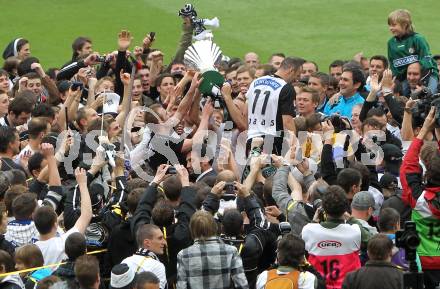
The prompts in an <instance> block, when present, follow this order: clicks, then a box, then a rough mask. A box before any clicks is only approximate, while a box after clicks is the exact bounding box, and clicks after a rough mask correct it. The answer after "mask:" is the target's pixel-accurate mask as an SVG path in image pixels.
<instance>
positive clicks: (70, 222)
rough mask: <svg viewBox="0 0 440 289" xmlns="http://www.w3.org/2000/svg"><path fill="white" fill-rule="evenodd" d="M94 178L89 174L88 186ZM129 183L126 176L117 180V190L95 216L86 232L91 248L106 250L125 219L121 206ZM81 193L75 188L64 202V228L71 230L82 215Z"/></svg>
mask: <svg viewBox="0 0 440 289" xmlns="http://www.w3.org/2000/svg"><path fill="white" fill-rule="evenodd" d="M93 178H94V177H93V176H92V175H91V174H90V173H87V185H88V186H89V187H90V183H91V182H92V180H93ZM126 187H127V182H126V178H125V176H120V177H117V178H116V190H115V191H114V192H113V195H112V197H111V198H110V199H109V200H108V201H107V202H106V204H105V206H104V207H103V208H102V209H101V210H100V211H99V213H97V214H96V215H94V216H93V218H92V220H91V222H90V224H89V226H88V227H87V231H86V234H85V235H86V240H87V245H88V246H89V247H94V248H103V247H104V248H105V247H106V246H107V242H108V236H109V234H110V233H111V230H112V229H113V228H114V227H115V226H116V225H118V224H119V223H120V222H121V221H122V218H123V212H122V210H121V206H123V204H124V203H125V200H126V198H127V194H126V192H125V190H126ZM90 193H93V192H90ZM80 196H81V193H80V191H79V188H78V186H75V187H73V188H72V189H71V190H70V191H69V192H68V193H67V194H66V199H65V202H64V226H65V228H66V230H69V229H71V228H72V227H73V226H74V225H75V223H76V221H77V220H78V218H79V217H80V215H81V210H80V204H81V200H80Z"/></svg>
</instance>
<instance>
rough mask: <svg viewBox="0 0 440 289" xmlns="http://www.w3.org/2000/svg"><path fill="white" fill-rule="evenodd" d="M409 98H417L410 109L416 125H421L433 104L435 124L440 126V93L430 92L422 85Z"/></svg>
mask: <svg viewBox="0 0 440 289" xmlns="http://www.w3.org/2000/svg"><path fill="white" fill-rule="evenodd" d="M411 98H412V99H418V100H419V101H418V102H417V104H416V105H415V106H414V107H413V108H412V110H411V111H412V116H413V121H414V124H415V125H416V126H417V127H419V126H422V125H423V123H424V122H425V119H426V117H427V116H428V114H429V111H430V110H431V107H432V106H434V107H435V108H436V113H435V126H436V127H440V93H437V94H432V93H431V91H430V90H429V89H428V88H426V87H424V88H423V89H422V90H421V91H419V92H417V93H415V94H412V95H411Z"/></svg>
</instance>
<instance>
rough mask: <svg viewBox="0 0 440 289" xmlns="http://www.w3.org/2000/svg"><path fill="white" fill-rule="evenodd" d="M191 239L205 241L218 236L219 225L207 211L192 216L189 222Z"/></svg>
mask: <svg viewBox="0 0 440 289" xmlns="http://www.w3.org/2000/svg"><path fill="white" fill-rule="evenodd" d="M189 228H190V231H191V237H192V238H193V239H194V240H195V239H199V240H201V241H205V240H207V239H209V238H211V237H215V236H217V224H216V223H215V220H214V217H213V216H212V215H211V214H210V213H208V212H206V211H197V212H195V213H194V215H192V217H191V221H190V222H189Z"/></svg>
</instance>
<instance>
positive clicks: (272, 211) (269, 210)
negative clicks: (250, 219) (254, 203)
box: [264, 206, 281, 218]
mask: <svg viewBox="0 0 440 289" xmlns="http://www.w3.org/2000/svg"><path fill="white" fill-rule="evenodd" d="M264 211H265V212H266V215H270V216H272V217H275V218H278V216H279V215H281V211H280V209H278V207H277V206H268V207H265V208H264Z"/></svg>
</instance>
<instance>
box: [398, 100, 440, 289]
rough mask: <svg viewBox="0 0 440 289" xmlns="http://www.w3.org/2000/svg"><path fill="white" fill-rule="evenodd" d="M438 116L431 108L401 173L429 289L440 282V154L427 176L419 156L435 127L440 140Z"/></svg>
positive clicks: (435, 158) (403, 198)
mask: <svg viewBox="0 0 440 289" xmlns="http://www.w3.org/2000/svg"><path fill="white" fill-rule="evenodd" d="M437 113H438V112H437V111H436V108H435V107H431V110H430V112H429V114H428V116H427V118H426V119H425V122H424V123H423V126H422V128H421V130H420V132H419V134H418V135H417V137H416V138H414V140H413V141H412V143H411V146H410V147H409V149H408V152H407V154H406V156H405V158H404V160H403V164H402V168H401V171H400V181H401V183H402V188H403V194H402V200H403V201H404V202H405V203H407V204H409V205H410V206H411V208H412V209H413V211H412V215H411V219H412V220H413V221H414V222H415V223H416V226H417V232H418V234H419V237H420V239H421V242H420V245H419V246H418V247H417V253H418V255H419V256H420V261H421V263H422V269H423V272H424V280H425V286H427V288H433V287H435V286H436V285H437V284H438V283H439V282H440V253H439V251H438V244H440V204H439V198H440V193H439V191H440V152H438V151H437V153H436V154H435V155H434V156H433V157H432V158H431V160H430V161H429V163H428V164H427V166H426V173H425V176H424V175H423V171H422V168H421V167H420V165H419V153H420V150H421V148H422V145H423V142H424V139H425V137H426V136H427V135H428V134H429V133H431V132H432V130H433V129H434V127H436V128H435V134H436V136H437V138H439V137H440V129H439V128H438V127H437V126H438V118H437ZM423 180H427V182H426V183H424V182H423Z"/></svg>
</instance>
